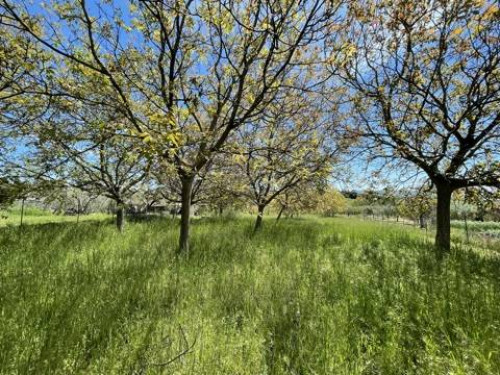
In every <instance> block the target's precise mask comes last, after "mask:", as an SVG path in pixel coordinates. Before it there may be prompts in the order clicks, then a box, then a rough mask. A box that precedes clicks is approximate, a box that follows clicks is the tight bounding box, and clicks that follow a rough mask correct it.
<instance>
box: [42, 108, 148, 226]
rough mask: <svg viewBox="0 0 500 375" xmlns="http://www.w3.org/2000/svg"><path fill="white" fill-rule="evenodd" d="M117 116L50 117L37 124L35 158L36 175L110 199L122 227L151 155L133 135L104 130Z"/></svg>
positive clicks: (83, 114)
mask: <svg viewBox="0 0 500 375" xmlns="http://www.w3.org/2000/svg"><path fill="white" fill-rule="evenodd" d="M116 121H119V120H117V119H113V118H112V117H110V116H109V114H103V113H100V114H94V113H92V114H91V115H90V116H89V117H86V116H85V112H78V113H75V114H73V115H72V116H70V112H68V111H64V112H63V113H62V117H60V118H59V117H58V116H57V115H54V116H51V117H50V118H49V119H48V121H42V122H41V124H40V126H39V127H38V129H39V134H38V142H37V147H36V151H35V157H36V159H37V161H38V162H37V164H39V165H40V169H41V170H42V171H43V172H42V173H40V174H43V175H44V176H46V177H49V178H52V179H56V180H59V181H65V184H66V185H69V186H72V187H75V188H77V189H80V190H83V191H86V192H88V193H89V194H91V195H92V196H99V195H104V196H105V197H107V198H109V199H111V200H113V202H115V204H116V225H117V227H118V229H119V230H120V231H123V229H124V226H125V208H126V205H127V202H128V200H129V199H130V198H131V197H132V196H133V195H134V194H135V193H136V192H137V189H138V188H139V184H140V183H141V182H142V181H144V180H145V179H146V177H147V176H148V174H149V168H150V160H149V159H148V158H147V157H145V156H142V154H140V153H137V148H138V146H137V140H136V139H134V138H129V137H125V136H123V135H120V134H114V133H110V132H109V130H107V128H111V129H113V128H115V127H116V126H118V125H115V126H109V125H110V124H113V122H116ZM79 211H80V210H79Z"/></svg>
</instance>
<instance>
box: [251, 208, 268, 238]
mask: <svg viewBox="0 0 500 375" xmlns="http://www.w3.org/2000/svg"><path fill="white" fill-rule="evenodd" d="M265 208H266V206H265V205H263V204H259V205H258V206H257V219H256V220H255V227H254V228H253V231H254V233H255V232H257V231H258V230H259V229H260V228H261V227H262V219H263V218H264V209H265Z"/></svg>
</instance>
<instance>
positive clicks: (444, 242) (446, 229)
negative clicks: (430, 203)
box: [436, 183, 453, 254]
mask: <svg viewBox="0 0 500 375" xmlns="http://www.w3.org/2000/svg"><path fill="white" fill-rule="evenodd" d="M436 188H437V212H436V247H437V248H438V250H440V252H441V254H443V253H448V252H449V251H450V248H451V241H450V232H451V229H450V220H451V217H450V216H451V215H450V210H451V193H452V192H453V189H452V187H451V186H450V185H449V184H443V183H441V184H436Z"/></svg>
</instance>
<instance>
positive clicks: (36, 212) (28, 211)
mask: <svg viewBox="0 0 500 375" xmlns="http://www.w3.org/2000/svg"><path fill="white" fill-rule="evenodd" d="M107 218H110V215H107V214H103V213H93V214H88V215H80V217H77V216H76V215H56V214H53V213H51V212H49V211H44V210H41V209H39V208H34V207H26V208H25V210H24V216H23V224H26V225H32V224H47V223H72V222H76V221H77V220H78V221H88V220H104V219H107ZM20 223H21V207H19V206H16V207H13V208H10V209H6V210H0V227H5V226H17V225H20Z"/></svg>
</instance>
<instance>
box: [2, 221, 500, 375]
mask: <svg viewBox="0 0 500 375" xmlns="http://www.w3.org/2000/svg"><path fill="white" fill-rule="evenodd" d="M251 225H252V223H251V221H250V220H249V219H241V220H234V221H231V222H230V225H229V223H228V221H227V220H220V221H219V220H206V219H205V220H198V221H195V223H194V226H193V241H192V246H191V251H190V253H189V255H185V256H181V257H179V258H177V259H176V257H175V255H174V254H175V247H176V246H175V244H176V226H175V225H173V224H172V222H171V221H168V220H157V221H149V222H147V223H131V224H130V225H129V228H128V230H127V232H126V233H124V234H119V233H117V232H116V231H115V230H114V227H113V226H111V225H108V224H107V223H104V222H101V223H80V224H79V225H78V226H77V225H72V224H64V225H62V224H50V225H44V226H26V227H25V228H24V231H22V232H21V231H19V230H18V228H4V229H2V230H1V235H0V264H1V265H2V268H1V270H0V280H1V282H0V306H1V314H0V373H6V374H7V373H51V374H71V373H79V374H97V373H101V374H124V373H148V374H159V373H168V374H314V373H316V374H401V373H406V374H444V373H450V374H451V373H454V374H493V373H497V372H498V371H499V370H500V356H499V355H498V353H499V352H500V342H499V341H498V334H499V328H498V327H500V312H499V310H498V301H499V298H500V282H499V279H498V268H499V265H500V264H499V262H500V261H499V260H498V258H497V257H493V256H479V255H477V254H476V253H474V252H470V251H463V250H461V249H459V248H457V249H456V252H454V253H452V255H451V256H450V257H449V259H447V260H445V261H444V262H443V263H439V262H436V260H435V257H434V253H433V252H432V251H431V249H430V248H429V247H428V246H427V245H426V242H425V240H424V238H423V237H422V235H421V232H419V231H417V230H413V229H408V228H404V227H400V226H396V225H387V224H385V225H384V224H375V223H369V222H363V221H353V220H345V219H322V220H318V219H312V218H311V219H308V220H286V221H284V222H283V223H281V224H280V225H279V226H278V227H274V228H273V227H271V226H268V227H264V228H263V230H262V231H261V232H259V234H258V235H256V236H254V237H251V236H250V234H251ZM184 351H186V352H187V353H186V354H185V355H182V356H180V358H178V359H177V360H174V361H172V362H170V360H171V359H173V358H175V357H176V356H177V355H178V354H180V353H182V352H184Z"/></svg>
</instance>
